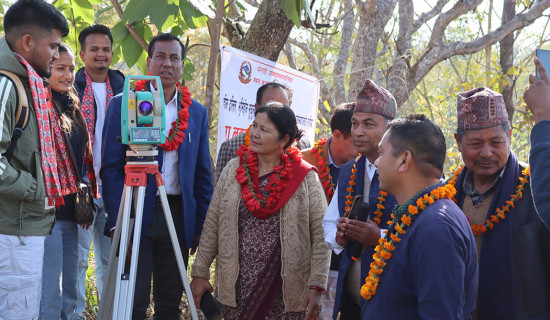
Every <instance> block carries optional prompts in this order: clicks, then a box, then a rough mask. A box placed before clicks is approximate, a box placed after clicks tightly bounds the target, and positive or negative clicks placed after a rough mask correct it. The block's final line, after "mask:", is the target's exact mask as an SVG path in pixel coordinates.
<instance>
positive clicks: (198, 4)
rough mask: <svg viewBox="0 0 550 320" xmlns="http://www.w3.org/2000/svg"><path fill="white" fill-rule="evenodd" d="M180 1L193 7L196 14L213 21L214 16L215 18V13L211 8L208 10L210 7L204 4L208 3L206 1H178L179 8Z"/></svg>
mask: <svg viewBox="0 0 550 320" xmlns="http://www.w3.org/2000/svg"><path fill="white" fill-rule="evenodd" d="M182 1H185V2H187V3H188V4H190V5H191V6H193V8H194V9H195V10H197V11H198V12H200V13H202V14H203V15H205V16H207V17H208V18H210V19H214V18H215V16H216V12H214V10H212V8H210V6H209V5H207V4H206V2H208V1H204V0H181V1H180V6H181V2H182ZM218 1H224V0H218Z"/></svg>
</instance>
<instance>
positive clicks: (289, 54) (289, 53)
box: [283, 42, 298, 70]
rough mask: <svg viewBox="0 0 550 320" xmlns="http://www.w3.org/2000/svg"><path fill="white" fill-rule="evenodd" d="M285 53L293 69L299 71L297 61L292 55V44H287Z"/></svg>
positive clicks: (284, 49)
mask: <svg viewBox="0 0 550 320" xmlns="http://www.w3.org/2000/svg"><path fill="white" fill-rule="evenodd" d="M283 52H284V53H285V55H286V59H287V60H288V65H289V66H290V67H291V68H292V69H294V70H297V69H298V68H296V59H294V54H293V53H292V48H291V47H290V43H288V42H287V43H286V44H285V47H284V48H283Z"/></svg>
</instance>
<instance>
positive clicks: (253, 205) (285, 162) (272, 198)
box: [235, 145, 301, 219]
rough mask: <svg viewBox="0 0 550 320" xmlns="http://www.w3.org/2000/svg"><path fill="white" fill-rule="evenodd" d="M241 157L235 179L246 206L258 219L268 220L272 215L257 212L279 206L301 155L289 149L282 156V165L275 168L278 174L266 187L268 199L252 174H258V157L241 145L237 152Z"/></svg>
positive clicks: (270, 179)
mask: <svg viewBox="0 0 550 320" xmlns="http://www.w3.org/2000/svg"><path fill="white" fill-rule="evenodd" d="M237 155H238V156H240V165H239V167H238V168H237V174H236V176H235V178H236V179H237V181H238V182H239V184H240V185H241V193H242V197H243V201H244V204H245V205H246V207H247V208H248V210H249V211H250V212H251V213H252V214H253V215H254V216H255V217H256V218H258V219H266V218H268V217H269V216H270V214H263V213H259V212H257V210H258V209H260V208H264V209H272V208H274V207H275V206H276V205H277V202H278V201H279V199H280V198H281V194H282V193H283V190H285V187H286V181H287V180H288V179H290V178H291V177H292V162H294V161H300V158H301V154H300V152H299V151H298V149H296V148H288V149H286V150H285V151H284V152H283V153H282V154H281V164H280V165H278V166H276V167H275V168H273V171H274V172H275V173H277V175H276V177H274V175H271V176H269V178H268V179H269V182H268V184H267V186H266V187H265V191H266V192H267V197H264V196H263V195H262V193H261V192H260V187H259V185H258V184H255V183H254V182H253V181H252V176H251V173H254V174H257V172H258V156H257V155H256V153H254V152H252V150H250V148H247V147H245V146H244V145H241V147H240V149H239V150H238V151H237Z"/></svg>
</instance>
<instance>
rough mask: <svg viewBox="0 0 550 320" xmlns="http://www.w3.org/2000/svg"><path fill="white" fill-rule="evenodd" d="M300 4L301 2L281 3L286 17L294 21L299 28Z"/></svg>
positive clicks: (295, 0) (285, 1)
mask: <svg viewBox="0 0 550 320" xmlns="http://www.w3.org/2000/svg"><path fill="white" fill-rule="evenodd" d="M300 3H301V0H282V2H281V6H282V7H283V12H284V13H285V14H286V17H287V18H288V19H290V20H292V22H294V24H295V25H296V26H297V27H299V26H300V11H301V8H300Z"/></svg>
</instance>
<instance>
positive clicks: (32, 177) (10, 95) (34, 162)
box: [0, 38, 54, 236]
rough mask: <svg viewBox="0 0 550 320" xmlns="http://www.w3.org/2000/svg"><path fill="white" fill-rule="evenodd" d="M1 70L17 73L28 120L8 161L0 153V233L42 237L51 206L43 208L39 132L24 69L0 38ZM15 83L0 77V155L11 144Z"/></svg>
mask: <svg viewBox="0 0 550 320" xmlns="http://www.w3.org/2000/svg"><path fill="white" fill-rule="evenodd" d="M0 70H6V71H10V72H13V73H15V74H17V75H18V76H19V78H20V79H21V81H22V82H23V85H24V86H25V89H26V94H27V99H28V101H29V105H30V114H29V122H28V124H27V127H26V128H25V130H23V134H22V135H21V137H20V138H19V140H18V141H17V144H16V146H15V150H14V153H13V156H12V158H11V160H10V162H8V161H7V159H6V158H5V157H2V156H0V234H8V235H21V236H45V235H47V234H49V233H50V231H51V230H52V228H53V224H54V208H53V207H46V204H47V202H46V186H45V182H44V176H43V170H42V156H41V152H40V135H39V133H38V124H37V121H36V115H35V111H34V103H33V98H32V94H31V91H30V87H29V80H28V76H27V70H26V68H25V67H23V65H22V64H21V63H20V62H19V61H18V60H17V58H16V57H15V55H14V54H13V52H12V51H11V49H10V48H9V46H8V44H7V42H6V39H5V38H2V39H0ZM16 102H17V90H16V88H15V85H14V84H13V83H12V82H11V81H10V80H9V79H8V78H7V77H4V76H0V155H1V154H3V153H4V152H5V151H6V149H7V148H8V145H9V143H10V140H11V137H12V134H13V130H14V127H15V113H16V111H17V104H16Z"/></svg>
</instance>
